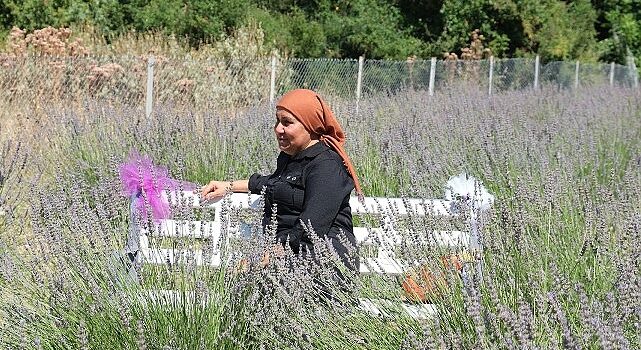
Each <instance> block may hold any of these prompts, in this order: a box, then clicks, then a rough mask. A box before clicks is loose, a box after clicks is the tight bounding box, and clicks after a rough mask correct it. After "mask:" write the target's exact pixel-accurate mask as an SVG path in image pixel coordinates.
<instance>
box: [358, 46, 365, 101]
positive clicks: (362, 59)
mask: <svg viewBox="0 0 641 350" xmlns="http://www.w3.org/2000/svg"><path fill="white" fill-rule="evenodd" d="M364 62H365V56H360V57H359V58H358V75H357V77H356V114H358V103H359V102H360V100H361V89H362V84H363V64H364Z"/></svg>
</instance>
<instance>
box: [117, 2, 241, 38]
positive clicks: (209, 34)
mask: <svg viewBox="0 0 641 350" xmlns="http://www.w3.org/2000/svg"><path fill="white" fill-rule="evenodd" d="M249 3H250V2H249V0H170V1H149V0H135V1H133V2H132V3H131V4H130V5H129V9H130V10H131V13H132V15H133V25H134V28H136V29H138V30H165V31H167V32H170V33H173V34H176V35H178V36H180V37H187V38H188V39H189V41H190V42H191V43H192V44H198V43H202V42H206V41H209V40H210V39H211V38H218V37H219V36H220V35H221V34H224V33H225V32H226V31H227V30H228V29H232V28H235V27H237V26H238V25H240V24H241V23H242V22H243V20H244V16H245V14H246V13H247V11H248V9H249Z"/></svg>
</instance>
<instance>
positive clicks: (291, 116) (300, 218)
mask: <svg viewBox="0 0 641 350" xmlns="http://www.w3.org/2000/svg"><path fill="white" fill-rule="evenodd" d="M274 133H275V135H276V140H277V142H278V147H279V148H280V150H281V153H280V154H279V156H278V158H277V160H276V171H274V173H273V174H271V175H267V176H263V175H259V174H253V175H252V176H251V177H250V178H249V180H236V181H232V182H221V181H211V182H210V183H209V184H208V185H206V186H204V187H203V188H202V193H201V195H202V197H203V198H204V199H206V200H211V199H216V198H218V197H222V196H224V195H225V193H226V192H228V191H233V192H251V193H255V194H260V193H261V192H262V190H263V188H264V189H265V213H264V216H263V227H266V226H267V225H268V224H270V220H271V218H272V207H273V204H276V210H277V212H276V213H275V214H276V215H275V217H276V219H277V222H276V223H275V224H276V227H277V232H276V239H277V241H278V242H280V243H281V244H283V245H285V243H286V242H288V241H289V246H290V248H291V249H292V250H293V251H294V253H296V254H298V253H305V252H313V244H312V239H311V237H310V234H309V230H310V229H311V230H313V232H314V233H315V234H316V235H318V237H320V238H321V239H323V240H325V241H326V242H331V245H332V246H333V248H334V249H335V250H336V252H337V253H338V255H339V257H340V258H341V261H342V262H343V264H345V266H347V267H348V268H350V269H353V270H358V259H354V258H352V257H350V256H349V254H348V247H346V246H345V245H344V244H343V243H341V241H340V239H339V236H340V235H345V238H346V239H347V241H348V242H349V243H350V244H351V245H352V247H355V244H356V240H355V237H354V232H353V231H354V229H353V225H352V214H351V208H350V205H349V197H350V193H351V192H352V190H353V189H354V188H356V193H357V194H358V195H359V197H361V196H362V192H361V188H360V184H359V182H358V177H357V176H356V171H355V169H354V166H353V165H352V162H351V161H350V159H349V157H348V156H347V153H346V152H345V149H344V148H343V144H344V142H345V134H344V133H343V130H342V129H341V127H340V125H339V123H338V121H337V120H336V118H335V117H334V114H333V113H332V111H331V110H330V109H329V106H327V104H326V103H325V102H324V101H323V99H322V98H321V97H320V96H319V95H318V94H316V93H315V92H314V91H311V90H306V89H297V90H292V91H290V92H288V93H287V94H285V95H284V96H283V97H282V98H281V99H280V100H279V101H278V103H277V104H276V124H275V125H274ZM310 225H311V226H310Z"/></svg>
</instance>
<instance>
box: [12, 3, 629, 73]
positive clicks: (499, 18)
mask: <svg viewBox="0 0 641 350" xmlns="http://www.w3.org/2000/svg"><path fill="white" fill-rule="evenodd" d="M640 6H641V0H625V1H615V0H599V1H588V0H577V1H570V2H568V1H561V0H541V1H539V0H470V1H455V0H384V1H380V0H301V1H294V0H284V1H276V0H166V1H154V0H126V1H118V0H100V1H90V0H51V1H40V0H25V1H18V0H6V1H3V2H2V3H0V33H7V32H8V30H9V29H11V27H13V26H18V27H20V28H22V29H26V30H28V31H32V30H35V29H39V28H43V27H46V26H54V27H61V26H83V27H89V28H94V29H96V31H97V33H98V34H100V35H105V36H107V37H110V38H113V36H114V35H120V34H123V33H128V32H130V31H132V30H135V31H143V32H144V31H154V32H162V33H167V34H173V35H175V36H176V37H179V38H184V39H186V41H187V42H188V43H189V44H191V45H192V46H193V47H198V46H199V45H201V44H202V43H207V42H211V41H214V40H218V39H219V38H220V37H221V35H223V34H229V33H232V32H234V31H235V30H236V29H237V28H238V27H240V26H243V25H246V24H247V23H248V22H249V21H254V22H256V23H259V24H260V25H261V27H262V28H263V29H264V31H265V40H266V42H267V43H268V45H270V47H271V48H274V49H277V50H279V51H280V52H284V53H286V54H288V55H293V56H296V57H329V58H348V57H349V58H356V57H358V56H361V55H365V56H366V57H367V58H385V59H405V58H407V57H410V56H414V55H416V56H418V57H421V58H427V57H430V56H436V57H441V56H442V55H443V54H444V53H450V52H453V53H457V54H460V53H461V51H460V50H461V49H462V48H464V47H466V46H467V44H468V42H469V37H470V33H471V32H472V31H473V30H475V29H478V30H480V34H482V35H483V36H484V37H485V38H487V47H489V48H490V49H491V50H492V54H493V55H494V56H496V57H514V56H520V57H523V56H526V57H527V56H530V57H531V56H534V55H540V56H541V57H542V59H543V60H547V61H549V60H575V59H579V60H581V61H588V62H595V61H597V60H605V61H608V62H611V61H616V62H618V63H627V62H628V57H630V56H634V57H636V58H637V60H638V59H641V49H640V48H639V46H638V45H636V43H637V42H638V41H639V40H640V39H641V12H640V11H639V10H638V9H639V8H640Z"/></svg>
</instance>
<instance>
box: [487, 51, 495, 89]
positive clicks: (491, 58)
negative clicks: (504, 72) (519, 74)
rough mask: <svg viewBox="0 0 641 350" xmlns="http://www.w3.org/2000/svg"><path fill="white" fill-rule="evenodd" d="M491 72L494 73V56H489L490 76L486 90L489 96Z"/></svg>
mask: <svg viewBox="0 0 641 350" xmlns="http://www.w3.org/2000/svg"><path fill="white" fill-rule="evenodd" d="M493 71H494V56H490V74H489V77H488V78H489V82H488V88H487V94H488V95H491V94H492V76H493Z"/></svg>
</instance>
